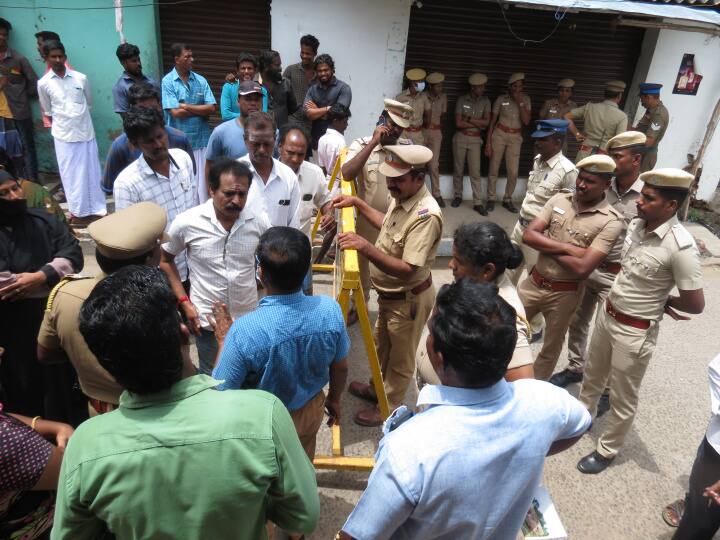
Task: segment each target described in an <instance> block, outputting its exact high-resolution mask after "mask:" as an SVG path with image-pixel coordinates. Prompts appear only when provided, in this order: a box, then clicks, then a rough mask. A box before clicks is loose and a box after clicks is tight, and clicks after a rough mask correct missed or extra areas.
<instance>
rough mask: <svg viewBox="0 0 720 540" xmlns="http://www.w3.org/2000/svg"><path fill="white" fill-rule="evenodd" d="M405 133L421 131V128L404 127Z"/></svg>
mask: <svg viewBox="0 0 720 540" xmlns="http://www.w3.org/2000/svg"><path fill="white" fill-rule="evenodd" d="M405 131H410V132H415V131H422V126H410V127H406V128H405Z"/></svg>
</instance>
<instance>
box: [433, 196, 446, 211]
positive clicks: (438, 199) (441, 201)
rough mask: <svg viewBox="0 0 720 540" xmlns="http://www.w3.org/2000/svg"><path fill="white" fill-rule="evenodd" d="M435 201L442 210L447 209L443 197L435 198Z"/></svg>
mask: <svg viewBox="0 0 720 540" xmlns="http://www.w3.org/2000/svg"><path fill="white" fill-rule="evenodd" d="M435 200H436V201H437V203H438V206H439V207H440V208H445V201H444V200H443V198H442V197H435Z"/></svg>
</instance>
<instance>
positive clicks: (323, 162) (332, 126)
mask: <svg viewBox="0 0 720 540" xmlns="http://www.w3.org/2000/svg"><path fill="white" fill-rule="evenodd" d="M350 116H351V114H350V109H349V108H347V107H346V106H345V105H343V104H342V103H335V104H334V105H333V106H332V107H330V111H329V112H328V121H329V122H330V123H329V125H328V129H327V131H326V132H325V135H323V136H322V137H320V141H318V148H317V164H318V165H319V166H320V168H321V169H322V170H323V171H324V172H325V174H326V175H328V179H329V178H330V175H331V174H332V172H333V170H334V169H335V162H336V161H337V158H338V155H340V150H341V149H343V148H345V147H346V146H347V143H346V142H345V130H346V129H347V127H348V121H349V120H350ZM337 181H339V178H337V179H336V182H337Z"/></svg>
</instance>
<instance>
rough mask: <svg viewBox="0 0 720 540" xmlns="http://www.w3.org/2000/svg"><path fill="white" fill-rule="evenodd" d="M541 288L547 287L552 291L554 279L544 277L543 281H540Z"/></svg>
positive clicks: (547, 289)
mask: <svg viewBox="0 0 720 540" xmlns="http://www.w3.org/2000/svg"><path fill="white" fill-rule="evenodd" d="M540 288H542V289H545V290H546V291H552V290H553V288H552V281H550V280H547V279H545V278H542V281H541V282H540Z"/></svg>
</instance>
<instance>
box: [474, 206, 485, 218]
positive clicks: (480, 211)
mask: <svg viewBox="0 0 720 540" xmlns="http://www.w3.org/2000/svg"><path fill="white" fill-rule="evenodd" d="M473 210H475V211H476V212H477V213H478V214H480V215H481V216H487V210H485V207H484V206H483V205H482V204H476V205H475V206H473Z"/></svg>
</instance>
